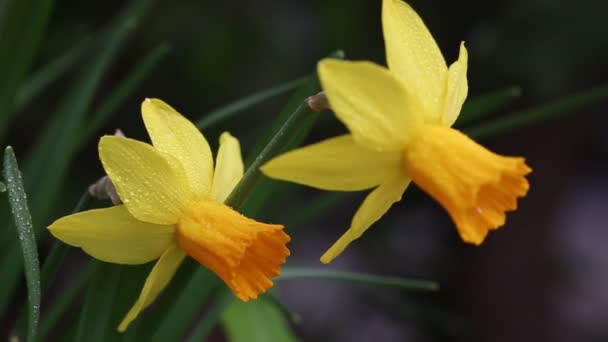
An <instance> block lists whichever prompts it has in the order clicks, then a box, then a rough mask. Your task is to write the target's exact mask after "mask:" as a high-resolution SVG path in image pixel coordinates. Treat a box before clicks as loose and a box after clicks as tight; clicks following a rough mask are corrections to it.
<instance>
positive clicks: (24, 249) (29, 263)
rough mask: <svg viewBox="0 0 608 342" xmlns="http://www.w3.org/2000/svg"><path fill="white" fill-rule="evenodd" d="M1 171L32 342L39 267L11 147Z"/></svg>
mask: <svg viewBox="0 0 608 342" xmlns="http://www.w3.org/2000/svg"><path fill="white" fill-rule="evenodd" d="M2 171H3V175H4V179H5V180H6V183H7V186H8V200H9V203H10V207H11V212H12V214H13V219H14V222H15V227H16V228H17V235H18V236H19V242H20V245H21V253H22V256H23V269H24V271H25V280H26V281H27V297H28V304H29V305H28V311H29V315H28V329H27V330H28V333H27V336H28V341H32V340H33V339H34V337H35V336H36V330H37V328H38V319H39V317H40V265H39V261H38V249H37V247H36V237H35V235H34V228H33V226H32V217H31V215H30V211H29V209H28V205H27V196H26V194H25V190H24V187H23V181H22V179H21V172H20V171H19V165H18V164H17V159H16V158H15V153H14V152H13V149H12V148H11V147H10V146H9V147H7V148H6V150H5V151H4V165H3V168H2Z"/></svg>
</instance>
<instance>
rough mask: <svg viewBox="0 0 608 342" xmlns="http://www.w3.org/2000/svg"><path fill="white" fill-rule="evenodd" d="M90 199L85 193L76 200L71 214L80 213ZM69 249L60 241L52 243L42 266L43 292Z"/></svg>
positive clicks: (87, 193) (86, 192)
mask: <svg viewBox="0 0 608 342" xmlns="http://www.w3.org/2000/svg"><path fill="white" fill-rule="evenodd" d="M90 199H91V196H90V195H89V192H88V191H85V192H84V193H83V194H82V196H81V197H80V200H78V203H77V204H76V206H75V207H74V210H72V214H74V213H77V212H80V211H82V210H83V209H84V207H85V206H86V205H87V203H88V201H89V200H90ZM69 249H70V246H68V245H66V244H65V243H63V242H61V241H60V240H55V242H54V243H53V247H51V251H50V252H49V255H48V256H47V257H46V259H45V260H44V264H43V265H42V275H41V277H40V280H41V282H42V289H43V290H44V289H48V288H49V286H50V285H51V282H52V280H53V279H54V278H55V275H56V274H57V271H59V267H61V264H62V263H63V259H64V258H65V255H66V254H67V252H68V250H69Z"/></svg>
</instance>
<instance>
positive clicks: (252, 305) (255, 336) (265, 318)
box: [222, 297, 296, 342]
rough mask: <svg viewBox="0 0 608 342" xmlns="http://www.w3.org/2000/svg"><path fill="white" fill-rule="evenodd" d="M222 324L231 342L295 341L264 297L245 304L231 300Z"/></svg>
mask: <svg viewBox="0 0 608 342" xmlns="http://www.w3.org/2000/svg"><path fill="white" fill-rule="evenodd" d="M222 323H223V325H224V329H225V331H226V335H227V336H228V340H229V341H231V342H258V341H259V342H266V341H282V342H283V341H284V342H289V341H296V338H295V337H294V335H293V334H292V333H291V331H290V330H289V329H288V328H287V327H288V326H289V324H288V322H287V320H286V319H285V317H284V316H283V314H282V312H281V311H280V310H279V309H278V308H277V307H276V306H275V305H274V304H273V303H272V302H269V301H268V300H267V299H265V298H264V297H261V298H259V299H258V300H256V301H251V302H247V303H244V302H241V301H239V300H233V301H232V304H231V305H230V306H229V307H228V309H227V310H226V311H225V312H224V315H223V316H222Z"/></svg>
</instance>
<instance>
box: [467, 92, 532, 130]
mask: <svg viewBox="0 0 608 342" xmlns="http://www.w3.org/2000/svg"><path fill="white" fill-rule="evenodd" d="M520 96H521V88H520V87H518V86H511V87H507V88H503V89H498V90H495V91H493V92H490V93H487V94H483V95H480V96H477V97H474V98H472V99H470V100H468V101H466V102H465V103H464V105H463V106H462V111H461V112H460V116H459V117H458V120H457V121H456V125H457V126H462V125H466V124H469V123H471V122H475V121H479V120H481V119H483V118H485V117H487V116H488V115H490V114H493V113H495V112H497V111H498V110H500V109H502V108H504V107H506V106H507V105H509V104H510V103H512V102H513V100H515V99H516V98H519V97H520Z"/></svg>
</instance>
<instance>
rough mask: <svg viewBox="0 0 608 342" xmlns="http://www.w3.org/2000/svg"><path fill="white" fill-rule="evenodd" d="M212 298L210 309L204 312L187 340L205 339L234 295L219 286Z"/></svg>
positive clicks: (191, 341) (190, 341) (189, 341)
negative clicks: (203, 315)
mask: <svg viewBox="0 0 608 342" xmlns="http://www.w3.org/2000/svg"><path fill="white" fill-rule="evenodd" d="M213 298H215V300H214V302H213V303H212V304H211V309H209V310H207V312H205V317H204V318H203V320H202V321H201V322H199V323H198V324H197V326H196V327H195V328H194V330H193V331H192V333H191V334H190V337H188V342H197V341H206V340H207V337H208V336H209V334H210V333H211V330H213V327H215V325H216V324H217V322H218V321H219V320H220V318H221V317H222V314H223V313H224V311H225V310H226V308H227V307H228V306H229V305H230V304H231V303H232V302H233V301H234V295H232V293H230V290H228V289H226V288H225V287H220V288H219V289H218V290H217V291H216V293H215V294H214V295H213Z"/></svg>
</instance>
